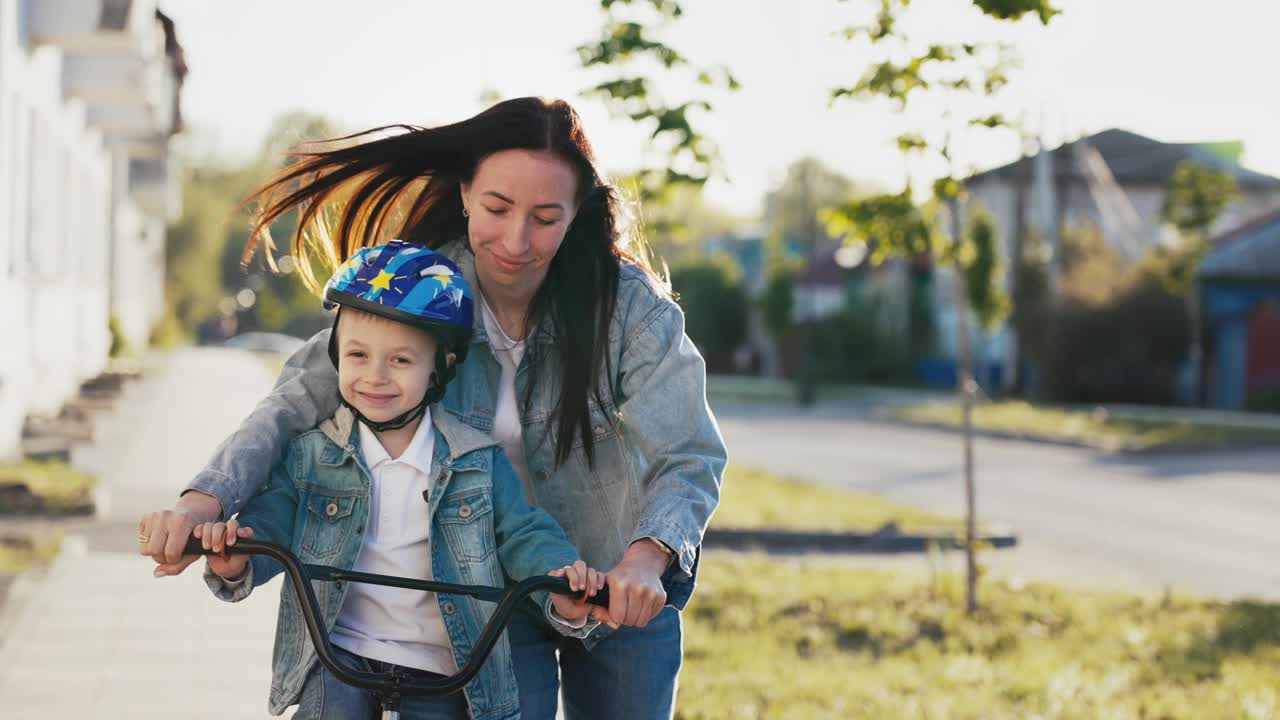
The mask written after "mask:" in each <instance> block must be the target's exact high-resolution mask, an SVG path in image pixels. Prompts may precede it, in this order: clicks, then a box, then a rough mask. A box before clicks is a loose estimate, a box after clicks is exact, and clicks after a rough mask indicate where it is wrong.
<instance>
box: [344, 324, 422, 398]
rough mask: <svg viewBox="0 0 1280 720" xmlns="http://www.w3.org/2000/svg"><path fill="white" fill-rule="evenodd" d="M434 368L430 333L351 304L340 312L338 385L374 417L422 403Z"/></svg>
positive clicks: (345, 394) (345, 396)
mask: <svg viewBox="0 0 1280 720" xmlns="http://www.w3.org/2000/svg"><path fill="white" fill-rule="evenodd" d="M435 367H436V341H435V338H433V337H431V336H430V335H429V334H427V333H426V332H423V331H422V330H419V329H417V328H415V327H411V326H409V325H405V324H403V323H398V322H393V321H391V320H387V319H385V318H381V317H378V316H376V315H370V314H368V313H363V312H360V311H358V310H352V309H351V308H345V309H344V310H343V311H342V314H341V315H339V317H338V388H339V390H340V391H341V393H342V397H343V398H345V399H346V401H347V402H349V403H351V404H352V405H354V406H355V407H356V409H358V410H359V411H360V412H361V413H362V414H363V415H364V416H365V417H366V418H369V419H370V420H372V421H374V422H385V421H387V420H390V419H392V418H394V417H396V416H397V415H400V414H401V413H404V412H406V411H408V410H410V409H412V408H414V407H415V406H417V404H418V403H420V402H422V397H423V396H424V395H426V393H427V387H428V385H429V383H430V380H431V372H432V371H433V370H435Z"/></svg>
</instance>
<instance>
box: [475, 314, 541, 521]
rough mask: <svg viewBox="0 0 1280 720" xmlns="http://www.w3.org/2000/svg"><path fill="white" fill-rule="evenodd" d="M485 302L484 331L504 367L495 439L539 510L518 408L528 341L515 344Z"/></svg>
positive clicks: (494, 415) (528, 496)
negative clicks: (518, 372) (518, 388)
mask: <svg viewBox="0 0 1280 720" xmlns="http://www.w3.org/2000/svg"><path fill="white" fill-rule="evenodd" d="M481 298H482V302H481V303H480V307H481V313H480V315H481V317H483V318H484V331H485V332H486V333H487V334H488V335H489V349H490V350H492V351H493V357H494V358H495V359H497V361H498V365H499V366H501V367H502V378H501V379H500V380H499V381H498V407H497V409H496V412H494V414H493V432H492V435H493V439H494V440H497V441H498V445H499V446H501V447H502V451H503V452H505V453H506V454H507V459H508V460H510V461H511V466H512V467H514V468H515V469H516V474H518V475H519V476H520V481H521V482H522V483H523V484H524V498H525V500H527V501H529V504H530V505H532V506H534V507H537V505H538V497H537V494H536V493H535V492H534V489H533V483H532V482H530V480H529V461H528V460H527V459H526V458H525V454H524V430H523V428H522V427H521V425H520V409H519V408H518V407H517V405H516V370H518V369H519V368H520V361H521V360H523V359H524V351H525V341H524V340H520V341H516V340H512V339H511V336H509V335H507V333H506V331H505V330H503V329H502V325H501V324H499V323H498V318H496V317H494V315H493V311H492V310H490V309H489V304H488V303H487V302H484V301H483V296H481Z"/></svg>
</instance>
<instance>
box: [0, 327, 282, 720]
mask: <svg viewBox="0 0 1280 720" xmlns="http://www.w3.org/2000/svg"><path fill="white" fill-rule="evenodd" d="M155 362H156V363H158V367H157V368H156V369H155V370H153V371H152V372H151V373H149V374H148V375H147V376H146V377H145V378H144V379H143V380H141V381H138V382H136V383H133V384H131V385H130V386H129V388H128V389H127V390H126V392H125V393H124V394H123V395H122V397H121V398H120V399H119V400H118V401H117V403H116V405H115V407H113V409H112V411H111V412H110V413H109V414H108V415H107V416H105V417H102V418H99V420H98V422H97V426H96V428H95V430H96V435H95V442H94V444H93V445H92V446H90V447H87V448H84V449H83V450H82V451H78V452H77V453H76V455H75V456H74V459H75V462H76V464H78V465H80V466H82V467H84V468H85V469H87V470H90V471H92V472H94V473H96V474H97V476H98V478H99V484H100V486H101V491H102V492H101V493H100V497H99V517H98V519H97V521H96V522H94V523H88V524H83V525H80V524H77V525H73V526H70V527H69V528H68V530H67V532H68V537H67V539H66V541H65V547H64V551H63V553H62V554H61V556H60V557H59V558H58V559H57V560H56V561H55V562H54V564H53V565H52V566H51V567H50V568H49V570H48V571H47V572H46V573H45V574H44V575H43V576H40V577H24V578H21V579H20V580H19V581H18V582H17V583H15V586H14V588H13V589H12V591H11V594H10V599H9V602H8V603H7V605H6V607H5V611H4V616H3V618H2V619H0V633H3V635H0V707H3V708H4V715H5V717H13V718H28V717H102V718H117V717H118V718H125V717H127V718H152V717H154V718H204V717H210V718H212V717H215V716H216V717H220V718H227V717H234V718H255V717H264V718H265V717H268V715H267V711H266V707H267V688H268V685H269V683H270V661H271V646H272V642H273V639H274V634H275V613H276V607H277V603H278V596H279V587H280V582H279V580H276V581H274V582H272V583H271V584H270V585H268V586H267V587H265V588H263V589H262V590H260V591H259V592H258V593H256V594H255V595H254V596H252V597H250V598H249V599H248V600H247V601H245V602H243V603H240V604H237V605H229V604H226V603H222V602H219V601H217V600H215V599H214V598H213V596H212V595H211V594H210V593H209V592H208V590H207V589H206V588H205V586H204V583H203V582H202V581H201V579H200V572H201V570H202V566H201V564H196V565H193V566H192V567H191V568H189V569H188V570H187V572H186V573H184V574H183V575H182V576H180V577H177V578H164V579H155V578H153V577H152V576H151V568H152V565H151V563H150V561H149V560H146V559H144V558H141V557H139V556H138V555H136V554H135V550H136V532H137V520H138V518H139V517H140V516H141V514H142V513H143V512H145V511H148V510H155V509H160V508H163V507H166V506H168V505H170V504H172V502H173V500H174V498H175V497H176V493H177V491H178V490H179V489H181V487H182V486H183V485H184V484H185V483H186V482H187V481H188V480H189V479H190V478H191V476H192V475H193V474H194V473H195V472H196V471H197V470H199V469H200V468H201V467H202V466H203V464H204V463H205V461H206V460H207V459H208V457H209V455H210V453H211V452H212V450H213V448H214V447H215V445H216V444H217V443H218V442H220V441H221V440H222V439H223V438H225V437H226V436H227V435H228V434H229V433H230V432H231V431H232V430H233V429H234V428H235V427H236V426H237V424H238V423H239V422H240V420H241V419H242V418H243V417H244V416H245V415H247V414H248V413H249V411H250V410H252V408H253V406H254V404H255V403H256V402H257V401H258V400H259V399H260V398H261V397H262V396H263V395H264V394H266V393H267V392H268V391H269V390H270V387H271V382H272V377H271V375H270V372H269V369H268V364H267V363H266V362H264V361H263V360H261V359H259V358H256V357H254V356H252V355H250V354H248V353H244V352H241V351H230V350H222V349H189V350H181V351H177V352H174V353H172V354H169V355H166V356H162V357H158V358H155Z"/></svg>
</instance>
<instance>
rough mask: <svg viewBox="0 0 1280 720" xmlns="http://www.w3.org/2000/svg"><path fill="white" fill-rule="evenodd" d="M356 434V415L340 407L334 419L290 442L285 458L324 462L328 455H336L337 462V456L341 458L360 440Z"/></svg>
mask: <svg viewBox="0 0 1280 720" xmlns="http://www.w3.org/2000/svg"><path fill="white" fill-rule="evenodd" d="M354 432H355V415H354V414H353V413H352V412H351V411H350V410H349V409H347V408H346V407H340V408H338V411H337V412H336V413H334V415H333V417H331V418H329V419H328V420H325V421H323V422H321V423H320V424H319V425H317V426H316V427H314V428H311V429H310V430H306V431H304V432H302V433H300V434H299V435H297V436H296V437H294V438H293V439H292V440H290V441H289V444H288V445H287V446H286V449H285V457H286V458H289V459H292V460H293V461H295V462H296V461H300V460H303V459H306V458H317V459H320V460H322V461H324V460H325V455H326V454H328V455H334V456H335V461H336V457H337V456H341V455H342V454H343V453H344V452H345V451H346V450H347V449H348V448H349V447H350V446H351V445H352V443H353V442H356V441H357V440H358V436H355V435H354V434H353V433H354Z"/></svg>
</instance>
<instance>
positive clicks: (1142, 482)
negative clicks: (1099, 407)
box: [714, 401, 1280, 599]
mask: <svg viewBox="0 0 1280 720" xmlns="http://www.w3.org/2000/svg"><path fill="white" fill-rule="evenodd" d="M714 406H715V408H716V411H717V416H718V418H719V420H720V423H721V428H722V429H723V431H724V434H725V437H726V441H727V442H728V445H729V454H730V459H731V461H732V462H736V463H742V464H745V465H754V466H758V467H761V468H764V469H768V470H771V471H774V472H777V473H783V474H787V475H791V476H795V477H801V478H808V479H812V480H816V481H820V482H823V483H827V484H830V485H835V486H839V487H848V488H855V489H859V490H865V491H871V492H875V493H879V494H881V495H884V496H887V497H889V498H892V499H895V500H898V501H901V502H904V503H908V504H912V505H916V506H919V507H922V508H925V509H929V510H935V511H941V512H947V513H951V514H959V513H960V512H962V509H963V507H964V504H963V494H962V493H963V487H962V481H961V477H960V467H961V465H960V461H961V454H960V453H961V449H960V439H959V436H958V435H956V434H953V433H948V432H940V431H931V430H922V429H916V428H904V427H902V426H898V425H888V424H881V423H876V422H874V421H871V420H869V419H868V418H866V417H865V416H859V415H858V414H857V413H855V412H852V411H850V410H841V409H838V408H819V409H818V410H816V411H812V412H803V411H799V410H796V409H794V408H789V407H783V406H771V405H765V404H759V403H752V404H735V403H732V402H729V401H715V402H714ZM977 462H978V470H979V473H978V488H979V490H978V492H979V496H978V507H979V513H980V515H981V516H982V517H983V518H985V519H986V520H988V521H995V522H1005V523H1008V524H1009V525H1011V526H1013V527H1014V528H1015V529H1016V530H1017V531H1018V532H1019V534H1020V537H1021V540H1022V544H1023V549H1021V550H1018V551H1014V552H1013V553H1011V554H1008V555H1004V554H1002V553H993V558H994V564H995V565H996V566H997V567H1000V568H1003V569H1004V570H1007V571H1011V572H1016V573H1019V574H1023V575H1027V576H1031V577H1036V578H1049V579H1057V580H1064V581H1069V582H1079V583H1084V584H1095V585H1105V586H1118V587H1127V588H1136V589H1160V588H1163V587H1173V588H1175V589H1185V590H1191V591H1196V592H1200V593H1205V594H1210V595H1214V596H1221V597H1239V596H1257V597H1264V598H1270V599H1280V559H1278V558H1280V448H1275V449H1258V450H1250V451H1234V452H1229V453H1221V452H1218V453H1180V454H1171V453H1166V454H1146V455H1109V454H1104V453H1099V452H1095V451H1090V450H1083V449H1076V448H1066V447H1058V446H1052V445H1044V444H1036V443H1026V442H1019V441H1011V440H996V439H990V438H979V439H978V441H977ZM726 492H732V489H731V488H728V489H726Z"/></svg>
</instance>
